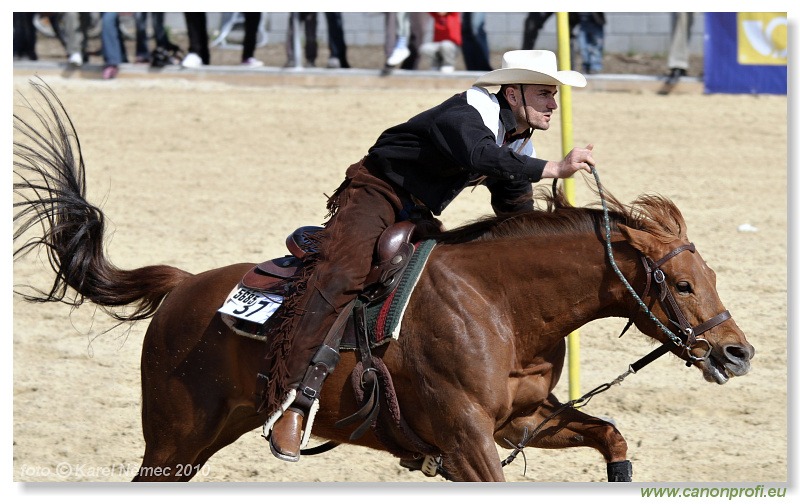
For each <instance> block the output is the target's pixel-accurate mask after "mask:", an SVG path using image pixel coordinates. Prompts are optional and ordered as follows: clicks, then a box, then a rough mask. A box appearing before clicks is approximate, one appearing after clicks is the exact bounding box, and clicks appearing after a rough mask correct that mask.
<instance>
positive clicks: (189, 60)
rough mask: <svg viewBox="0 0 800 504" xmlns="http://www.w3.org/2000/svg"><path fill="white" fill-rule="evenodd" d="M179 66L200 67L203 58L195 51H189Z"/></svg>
mask: <svg viewBox="0 0 800 504" xmlns="http://www.w3.org/2000/svg"><path fill="white" fill-rule="evenodd" d="M181 66H182V67H183V68H200V67H201V66H203V59H202V58H200V55H198V54H197V53H189V54H187V55H186V57H185V58H183V61H181Z"/></svg>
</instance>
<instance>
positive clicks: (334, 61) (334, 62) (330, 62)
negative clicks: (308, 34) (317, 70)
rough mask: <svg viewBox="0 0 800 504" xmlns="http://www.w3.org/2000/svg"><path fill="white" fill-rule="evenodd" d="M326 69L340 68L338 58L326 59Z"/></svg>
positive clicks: (340, 64)
mask: <svg viewBox="0 0 800 504" xmlns="http://www.w3.org/2000/svg"><path fill="white" fill-rule="evenodd" d="M328 68H342V63H341V62H340V61H339V58H328Z"/></svg>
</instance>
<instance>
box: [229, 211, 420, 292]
mask: <svg viewBox="0 0 800 504" xmlns="http://www.w3.org/2000/svg"><path fill="white" fill-rule="evenodd" d="M414 228H415V225H414V224H413V223H411V222H409V221H402V222H398V223H396V224H393V225H391V226H389V227H388V228H386V230H385V231H384V232H383V233H382V234H381V236H380V238H378V243H377V246H376V255H377V258H376V261H375V262H374V264H373V265H372V268H371V269H370V272H369V274H368V275H367V281H366V287H365V288H364V292H363V293H362V296H363V297H364V298H366V299H367V300H368V301H369V302H371V303H372V302H378V301H381V300H383V299H385V298H386V297H387V296H388V295H389V294H391V292H392V291H393V290H394V289H395V288H396V287H397V280H398V279H399V278H400V275H401V274H402V273H403V271H404V270H405V268H406V267H407V266H408V260H409V258H410V257H411V255H412V254H413V253H414V245H412V244H411V241H410V240H411V235H412V234H413V232H414ZM323 229H324V228H322V227H320V226H303V227H300V228H298V229H296V230H295V231H294V232H293V233H292V234H290V235H289V236H287V237H286V248H287V249H288V251H289V252H290V254H291V255H287V256H284V257H279V258H276V259H270V260H268V261H264V262H262V263H260V264H257V265H256V266H254V267H253V268H252V269H251V270H250V271H248V272H247V273H245V275H244V277H242V286H244V287H247V288H248V289H252V290H256V291H269V290H270V289H271V288H272V287H273V286H274V285H275V284H276V283H277V281H278V280H287V279H290V278H292V277H294V276H295V275H296V274H297V272H298V269H299V268H300V267H301V266H302V265H303V260H304V259H305V258H306V257H308V255H309V254H311V253H313V252H314V250H313V240H312V239H311V238H312V237H313V236H314V235H315V234H316V233H318V232H320V231H322V230H323Z"/></svg>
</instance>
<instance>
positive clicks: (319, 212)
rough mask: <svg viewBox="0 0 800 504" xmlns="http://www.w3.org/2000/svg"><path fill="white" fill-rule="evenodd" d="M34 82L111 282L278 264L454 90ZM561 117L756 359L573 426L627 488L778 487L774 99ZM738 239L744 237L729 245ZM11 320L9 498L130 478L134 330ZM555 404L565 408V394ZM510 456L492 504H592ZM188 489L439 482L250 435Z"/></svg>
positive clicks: (682, 378) (482, 205)
mask: <svg viewBox="0 0 800 504" xmlns="http://www.w3.org/2000/svg"><path fill="white" fill-rule="evenodd" d="M29 78H30V73H28V72H17V73H16V74H15V76H14V81H13V85H14V90H15V95H14V110H15V112H22V111H21V110H20V109H19V105H20V99H19V95H18V94H17V91H21V92H22V93H24V94H26V95H27V96H32V93H31V89H30V87H29V86H28V84H27V82H28V79H29ZM45 79H46V81H47V82H48V83H49V84H50V85H51V86H52V87H53V88H54V89H55V90H56V92H57V93H58V96H59V97H60V98H61V99H62V100H63V102H64V104H65V105H66V108H67V110H68V111H69V112H70V114H71V117H72V119H73V121H74V123H75V125H76V128H77V131H78V134H79V137H80V140H81V142H82V146H83V154H84V156H85V160H86V166H87V182H88V187H89V200H90V201H92V202H96V203H99V204H100V205H101V206H102V208H103V210H104V212H105V213H106V216H107V217H108V219H109V226H110V230H111V231H110V233H111V239H110V240H109V241H108V247H107V253H108V255H109V257H110V258H111V260H112V262H114V263H115V264H116V265H118V266H120V267H123V268H126V269H130V268H134V267H138V266H143V265H149V264H156V263H166V264H172V265H175V266H178V267H180V268H183V269H185V270H188V271H191V272H201V271H205V270H208V269H212V268H215V267H218V266H222V265H225V264H229V263H233V262H241V261H253V262H257V261H260V260H264V259H268V258H271V257H276V256H280V255H283V254H284V247H283V240H284V237H285V236H286V234H287V233H289V232H290V231H292V230H293V229H295V228H296V227H299V226H301V225H307V224H319V223H320V222H322V221H323V218H324V214H325V209H324V203H325V197H324V194H326V193H327V194H330V192H331V191H332V190H333V189H335V188H336V186H337V185H338V184H339V182H340V180H341V178H342V176H343V173H344V170H345V169H346V167H347V166H348V165H349V164H351V163H352V162H354V161H356V160H358V159H360V157H361V156H363V155H364V154H365V153H366V150H367V149H368V148H369V147H370V145H372V143H373V142H374V140H375V139H376V138H377V136H378V135H379V134H380V133H381V132H382V131H383V130H384V129H385V128H387V127H389V126H391V125H394V124H396V123H398V122H401V121H404V120H406V119H407V118H408V117H410V116H412V115H413V114H415V113H417V112H419V111H421V110H423V109H425V108H428V107H430V106H433V105H435V104H438V103H439V102H441V101H442V100H443V99H445V98H447V97H448V96H450V95H452V94H453V93H455V92H458V91H460V90H461V89H463V88H464V87H465V86H466V85H468V81H467V82H462V81H459V80H453V86H452V88H437V89H433V88H429V87H426V86H425V84H424V82H425V81H421V84H420V86H418V87H417V88H410V87H402V88H397V89H391V88H390V87H386V86H382V87H375V88H364V87H358V88H347V87H338V88H320V87H313V86H308V87H299V86H298V87H287V86H281V87H279V86H274V85H272V84H271V83H270V80H269V79H268V78H265V79H264V81H263V84H262V85H252V84H247V85H238V84H233V83H222V82H214V81H211V80H208V81H205V80H195V81H193V80H188V79H183V78H180V77H174V78H172V77H170V78H144V79H142V78H130V79H127V78H119V79H117V80H115V81H113V82H104V81H101V80H97V79H78V78H72V79H67V78H64V77H62V76H61V75H59V74H58V73H51V74H49V75H47V76H46V77H45ZM573 98H574V106H573V111H574V126H575V128H574V129H575V132H574V143H575V145H581V146H582V145H586V144H587V143H590V142H591V143H593V144H594V145H595V158H596V160H597V163H598V168H599V170H600V174H601V180H602V182H603V183H604V185H605V186H606V188H607V189H608V190H609V191H611V192H613V193H614V194H615V195H617V196H618V197H620V199H622V200H623V201H631V200H632V199H634V198H635V197H636V196H637V195H639V194H640V193H644V192H658V193H661V194H664V195H666V196H668V197H670V198H672V199H673V200H674V201H675V202H676V203H677V205H678V206H679V207H680V208H681V210H682V211H683V213H684V216H685V218H686V221H687V223H688V226H689V236H690V238H691V239H692V240H693V241H694V242H695V244H696V245H697V249H698V250H699V251H700V252H701V253H702V254H703V257H704V258H705V260H706V261H707V262H708V264H709V265H710V266H711V267H712V268H713V269H714V270H715V271H716V273H717V283H718V290H719V293H720V296H721V298H722V300H723V302H724V303H725V305H726V307H727V308H728V309H729V310H730V311H731V313H732V314H733V316H734V318H735V320H736V322H737V323H738V325H739V326H740V327H741V328H742V330H743V331H744V332H745V333H746V334H747V336H748V338H749V341H750V342H751V343H752V344H753V345H754V346H755V348H756V356H755V359H754V360H753V368H752V371H751V372H750V374H748V375H746V376H744V377H741V378H735V379H732V380H731V381H730V382H729V383H728V384H726V385H724V386H718V385H713V384H710V383H707V382H705V381H704V380H703V378H702V376H701V374H700V373H699V372H698V371H697V370H695V369H687V368H686V367H685V366H683V365H682V364H681V363H680V362H679V361H678V360H677V359H676V358H672V357H668V358H662V359H661V360H659V361H657V362H655V363H654V364H652V365H651V366H649V367H647V368H645V369H644V370H642V371H641V372H640V373H639V374H637V375H633V376H630V377H629V378H627V380H626V381H625V382H624V383H623V384H622V385H621V386H618V387H614V388H612V389H611V390H609V391H608V392H606V393H605V394H602V395H601V396H598V397H596V398H595V399H593V400H592V401H591V403H590V404H589V405H587V406H586V408H585V410H586V411H587V412H589V413H591V414H593V415H597V416H602V417H609V418H612V419H613V420H614V421H615V422H616V424H617V426H618V428H619V429H620V431H621V432H622V433H623V435H625V437H626V439H627V441H628V444H629V447H630V449H629V458H630V459H631V460H632V461H633V467H634V479H635V480H636V481H637V482H644V483H649V482H660V483H670V482H688V483H692V484H693V483H707V482H709V483H720V482H747V483H752V484H753V485H755V484H758V483H767V484H773V485H774V484H777V485H781V484H782V483H785V482H786V481H787V480H788V463H787V458H788V441H787V438H788V435H787V434H788V426H787V415H788V408H787V278H786V273H787V168H786V167H787V157H786V152H787V147H786V146H787V99H786V97H785V96H732V95H710V96H705V95H701V94H697V93H688V94H676V95H672V96H666V97H665V96H657V95H655V94H654V93H652V92H644V93H637V92H629V93H621V92H597V91H592V90H590V89H589V90H575V91H574V92H573ZM7 120H10V118H7ZM559 131H560V116H559V115H558V114H557V115H556V118H555V121H554V124H553V125H552V127H551V130H550V131H548V132H537V133H536V135H535V136H534V140H535V144H536V146H537V150H538V152H539V155H540V156H541V157H544V158H549V159H555V158H558V157H559V153H560V136H559ZM576 192H577V200H578V203H585V202H587V201H588V199H589V198H591V197H592V195H591V193H590V192H589V190H588V188H587V185H586V184H585V183H584V181H583V180H581V179H579V180H578V181H577V183H576ZM487 194H488V193H486V192H484V191H483V190H482V189H479V190H476V191H475V192H474V193H469V192H465V193H464V194H463V195H462V196H461V197H460V198H458V199H457V200H456V201H455V202H454V203H453V204H452V205H451V207H449V208H448V209H447V210H446V212H445V214H444V216H443V220H444V221H445V223H446V224H447V225H448V226H449V227H452V226H455V225H457V224H459V223H462V222H464V221H467V220H471V219H473V218H475V217H478V216H481V215H484V214H486V213H488V212H490V211H491V208H490V206H489V204H488V197H487ZM745 223H746V224H750V225H752V226H754V227H755V228H757V231H756V232H739V231H738V230H737V228H738V226H739V225H741V224H745ZM43 261H44V258H43V257H40V258H38V259H37V258H36V257H29V258H26V259H24V260H20V261H18V262H16V263H15V264H14V266H13V275H14V278H13V282H14V284H15V285H16V284H25V283H33V284H34V285H37V286H40V287H47V286H48V285H49V284H47V282H48V281H49V280H50V276H49V274H48V273H49V271H48V270H47V269H46V267H45V264H44V263H43ZM13 303H14V305H13V341H14V344H13V373H14V374H13V387H14V388H13V403H14V404H13V414H14V418H13V480H14V481H19V482H49V483H58V482H72V481H100V482H113V481H128V480H130V477H131V476H132V473H133V472H134V471H135V470H136V469H137V468H138V465H139V462H140V461H141V457H142V453H143V449H144V443H143V440H142V436H141V427H140V397H141V392H140V383H139V356H140V348H141V342H142V338H143V335H144V332H145V330H146V327H147V324H146V323H139V324H136V325H134V326H133V327H130V328H128V327H124V328H120V329H116V330H114V331H112V332H110V333H108V334H101V333H102V332H103V331H104V330H106V329H108V328H109V327H110V326H111V325H112V321H111V320H110V319H109V318H108V317H106V316H104V315H103V314H102V313H100V312H99V311H96V310H95V309H94V307H92V306H84V307H82V308H80V309H78V310H75V311H72V312H71V311H70V309H69V308H68V307H66V306H64V305H58V304H56V305H52V306H51V305H31V304H27V303H24V302H23V301H22V300H21V298H20V297H19V296H17V295H14V298H13ZM624 323H625V321H624V320H621V319H610V320H606V321H601V322H596V323H593V324H590V325H588V326H586V327H584V328H583V329H582V330H581V331H580V338H581V351H580V358H581V384H582V390H583V391H588V390H590V389H591V388H594V387H595V386H597V385H599V384H601V383H605V382H607V381H610V380H612V379H614V378H615V377H617V376H618V375H619V374H621V373H622V372H624V371H625V370H626V369H627V366H628V364H629V363H631V362H633V361H635V360H637V359H638V358H639V357H641V356H642V355H644V354H645V353H647V352H648V351H649V350H650V348H651V345H650V342H649V341H648V340H647V338H646V337H645V336H643V335H642V334H641V333H638V332H636V331H635V330H632V331H631V332H629V333H628V334H627V335H626V336H625V337H624V338H623V339H621V340H620V339H618V338H617V336H618V334H619V331H620V330H621V329H622V327H623V325H624ZM557 392H558V395H559V397H560V398H561V399H562V400H566V399H567V398H568V397H567V379H566V377H565V378H564V379H563V380H562V383H560V384H559V387H558V390H557ZM507 454H508V451H507V450H499V454H498V456H499V457H501V458H504V457H505V456H506V455H507ZM526 456H527V469H526V468H525V464H524V463H523V459H522V457H520V458H518V459H517V460H516V461H515V462H514V463H513V464H510V465H509V466H507V467H506V469H505V474H506V477H507V479H508V480H509V481H511V482H520V483H528V485H525V486H524V487H520V486H519V485H510V487H512V488H514V489H516V490H522V489H524V491H525V492H527V493H528V495H530V496H536V495H537V494H536V492H537V489H538V490H545V489H550V490H552V489H555V490H560V489H564V488H579V489H583V490H587V491H592V492H596V491H598V490H599V489H605V488H607V487H608V485H601V484H596V485H591V486H590V487H589V488H587V487H586V486H585V485H582V486H577V487H576V486H575V485H565V484H564V483H573V482H602V481H605V477H606V475H605V471H606V469H605V464H604V462H603V460H602V458H601V457H600V455H599V454H598V453H597V452H595V451H594V450H591V449H574V450H563V451H536V450H533V449H529V450H526ZM196 481H205V482H304V481H310V482H373V483H374V482H418V483H431V482H441V481H443V480H441V479H440V478H433V479H432V478H426V477H424V476H423V475H422V474H420V473H419V472H417V473H410V472H408V471H407V470H405V469H403V468H401V467H400V466H399V465H398V464H397V461H396V460H395V459H393V458H392V457H391V456H389V455H388V454H385V453H383V452H376V451H371V450H367V449H362V448H355V447H340V448H337V449H336V450H334V451H332V452H329V453H328V454H325V455H320V456H316V457H312V456H309V457H304V458H303V459H302V460H301V461H300V462H299V463H296V464H289V463H283V462H280V461H278V460H277V459H275V458H273V457H272V456H271V455H270V453H269V448H268V446H267V444H266V442H265V441H264V439H262V437H261V435H260V431H258V430H256V431H253V432H250V433H248V434H246V435H244V436H243V437H242V438H241V439H240V440H239V441H237V442H236V443H234V444H233V445H231V446H229V447H228V448H226V449H224V450H223V451H221V452H220V453H218V454H217V455H215V456H214V457H212V458H211V460H210V461H209V463H208V464H207V466H206V467H205V468H204V470H203V471H202V474H200V475H199V476H198V477H197V478H196ZM532 483H536V484H534V485H532ZM545 483H547V484H545ZM436 486H439V487H442V486H445V487H446V486H447V483H445V484H443V485H436ZM323 487H324V486H323ZM35 488H36V487H35V486H34V487H30V488H29V490H30V491H32V492H35V491H36V490H35ZM270 488H271V489H273V490H274V489H276V487H275V486H270ZM280 488H281V487H279V488H278V490H280ZM282 488H289V489H290V488H299V487H298V486H296V485H289V486H285V487H282ZM339 488H341V487H339ZM378 488H381V487H380V486H379V487H378ZM386 488H394V489H397V487H396V486H390V485H386ZM401 488H403V489H409V488H413V487H409V486H403V487H401ZM425 488H429V489H432V487H430V486H425ZM450 488H452V486H451V487H450ZM51 490H52V488H51ZM262 490H263V489H262ZM637 493H638V492H637Z"/></svg>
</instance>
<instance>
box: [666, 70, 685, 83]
mask: <svg viewBox="0 0 800 504" xmlns="http://www.w3.org/2000/svg"><path fill="white" fill-rule="evenodd" d="M685 76H686V70H685V69H683V68H671V69H670V71H669V75H668V76H667V84H669V85H672V84H676V83H677V82H678V81H679V80H680V78H681V77H685Z"/></svg>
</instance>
